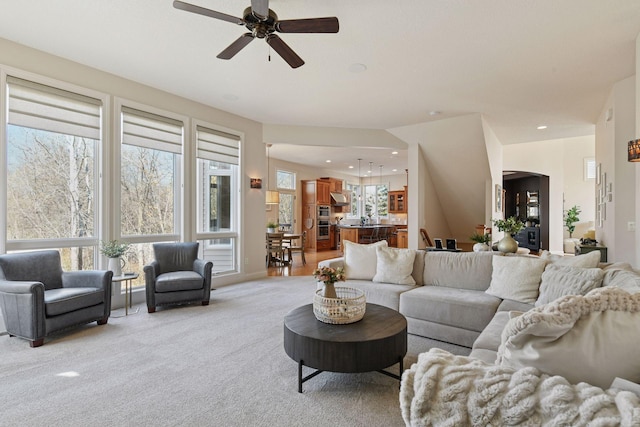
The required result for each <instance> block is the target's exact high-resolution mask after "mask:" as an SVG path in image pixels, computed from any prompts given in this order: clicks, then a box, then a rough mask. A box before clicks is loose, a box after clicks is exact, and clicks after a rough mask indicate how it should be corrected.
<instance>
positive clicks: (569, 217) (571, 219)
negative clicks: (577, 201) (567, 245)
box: [564, 205, 582, 239]
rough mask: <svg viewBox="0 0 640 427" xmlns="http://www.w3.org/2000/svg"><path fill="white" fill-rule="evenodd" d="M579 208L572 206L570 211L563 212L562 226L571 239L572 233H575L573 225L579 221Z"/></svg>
mask: <svg viewBox="0 0 640 427" xmlns="http://www.w3.org/2000/svg"><path fill="white" fill-rule="evenodd" d="M580 212H582V211H581V210H580V206H576V205H573V206H572V207H571V209H569V210H566V211H564V226H565V227H567V231H568V232H569V238H570V239H571V238H573V232H574V231H576V226H575V223H576V222H578V221H580V218H579V217H578V215H580Z"/></svg>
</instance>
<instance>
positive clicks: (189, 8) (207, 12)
mask: <svg viewBox="0 0 640 427" xmlns="http://www.w3.org/2000/svg"><path fill="white" fill-rule="evenodd" d="M173 7H175V8H176V9H180V10H184V11H186V12H192V13H197V14H198V15H204V16H208V17H210V18H216V19H221V20H223V21H228V22H232V23H234V24H238V25H244V21H243V20H242V19H241V18H236V17H235V16H231V15H227V14H226V13H222V12H216V11H215V10H211V9H206V8H204V7H200V6H196V5H193V4H189V3H185V2H182V1H180V0H174V1H173Z"/></svg>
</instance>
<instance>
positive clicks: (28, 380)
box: [0, 277, 468, 427]
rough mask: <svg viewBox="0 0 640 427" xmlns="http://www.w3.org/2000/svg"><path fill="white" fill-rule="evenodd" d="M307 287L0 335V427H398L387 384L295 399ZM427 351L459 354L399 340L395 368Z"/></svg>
mask: <svg viewBox="0 0 640 427" xmlns="http://www.w3.org/2000/svg"><path fill="white" fill-rule="evenodd" d="M315 286H316V285H315V281H314V280H313V279H312V278H311V277H308V278H307V277H269V278H265V279H264V280H259V281H252V282H246V283H242V284H237V285H230V286H225V287H221V288H219V289H217V290H215V291H212V293H211V304H210V305H209V306H206V307H203V306H201V305H190V306H182V307H175V308H166V309H159V310H158V311H157V312H156V313H154V314H148V313H147V311H146V307H145V306H140V312H139V313H138V314H134V315H129V316H128V317H122V318H110V319H109V323H108V324H107V325H105V326H96V324H95V322H94V323H92V324H90V325H87V326H86V327H82V328H79V329H76V330H74V331H72V332H68V333H66V334H61V335H58V336H55V337H53V338H49V339H47V340H46V341H45V345H44V346H42V347H39V348H35V349H32V348H30V347H29V344H28V342H27V341H25V340H22V339H19V338H10V337H8V336H6V335H5V336H0V402H2V410H1V411H0V425H2V426H14V425H15V426H43V425H47V426H128V425H155V426H274V425H281V426H369V427H371V426H402V425H403V422H402V418H401V415H400V408H399V398H398V392H399V388H398V382H397V381H396V380H393V379H392V378H389V377H387V376H385V375H381V374H379V373H377V372H372V373H365V374H338V373H330V372H324V373H322V374H320V375H318V376H317V377H315V378H313V379H311V380H309V381H307V382H306V383H304V393H303V394H300V393H298V392H297V364H296V362H294V361H293V360H291V359H290V358H289V357H288V356H287V355H286V353H285V352H284V348H283V317H284V316H285V314H286V313H287V312H288V311H289V310H292V309H293V308H295V307H298V306H300V305H303V304H309V303H310V302H311V301H312V295H313V292H314V290H315ZM2 326H3V325H1V324H0V330H4V329H3V328H2ZM432 346H436V347H440V348H444V349H446V350H447V351H451V352H455V353H456V354H466V353H468V350H467V349H464V348H456V347H455V346H451V345H447V344H444V343H439V342H437V341H431V340H426V339H421V338H417V337H413V336H411V335H410V336H409V353H408V354H407V357H406V358H405V366H406V367H407V368H408V367H409V366H410V364H411V363H414V362H415V361H416V360H417V355H418V353H420V352H422V351H426V350H428V349H429V348H431V347H432ZM390 370H392V371H393V372H397V366H394V367H392V368H390ZM309 372H311V371H310V370H305V374H307V373H309Z"/></svg>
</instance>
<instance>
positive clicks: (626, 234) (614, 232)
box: [596, 76, 637, 264]
mask: <svg viewBox="0 0 640 427" xmlns="http://www.w3.org/2000/svg"><path fill="white" fill-rule="evenodd" d="M635 98H636V77H635V76H633V77H629V78H627V79H624V80H622V81H619V82H617V83H616V84H614V86H613V88H612V90H611V93H610V95H609V97H608V98H607V102H606V103H605V105H604V107H603V109H602V112H601V114H600V117H599V118H598V122H597V124H596V161H597V162H598V163H600V164H601V168H602V171H603V172H604V173H606V176H607V182H608V183H611V184H612V186H613V198H612V201H611V202H607V203H606V220H605V221H604V224H603V226H602V227H601V228H600V227H598V226H597V227H596V239H597V240H598V241H599V242H600V243H601V244H602V245H605V246H607V248H608V253H609V261H620V262H629V263H631V264H635V263H636V256H637V255H636V236H635V232H633V231H630V230H628V229H627V223H628V222H630V221H631V222H634V221H637V213H636V212H637V211H636V194H637V186H636V165H634V164H633V163H629V162H628V161H627V143H628V142H629V141H630V140H631V139H633V138H634V137H635V135H636V120H637V119H636V114H635V112H636V110H635V108H636V99H635ZM608 118H610V119H609V120H608Z"/></svg>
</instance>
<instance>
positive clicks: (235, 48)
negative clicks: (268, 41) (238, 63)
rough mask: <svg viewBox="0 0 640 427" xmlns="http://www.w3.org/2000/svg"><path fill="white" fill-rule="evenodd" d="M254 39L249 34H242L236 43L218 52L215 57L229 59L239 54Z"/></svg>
mask: <svg viewBox="0 0 640 427" xmlns="http://www.w3.org/2000/svg"><path fill="white" fill-rule="evenodd" d="M254 38H255V37H253V34H251V33H244V34H243V35H241V36H240V37H239V38H238V39H237V40H236V41H234V42H233V43H231V44H230V45H229V47H227V48H226V49H225V50H223V51H222V52H220V53H219V54H218V56H217V58H219V59H231V58H233V57H234V56H235V55H236V53H238V52H240V51H241V50H242V48H244V47H245V46H246V45H248V44H249V43H251V42H252V41H253V39H254Z"/></svg>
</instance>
